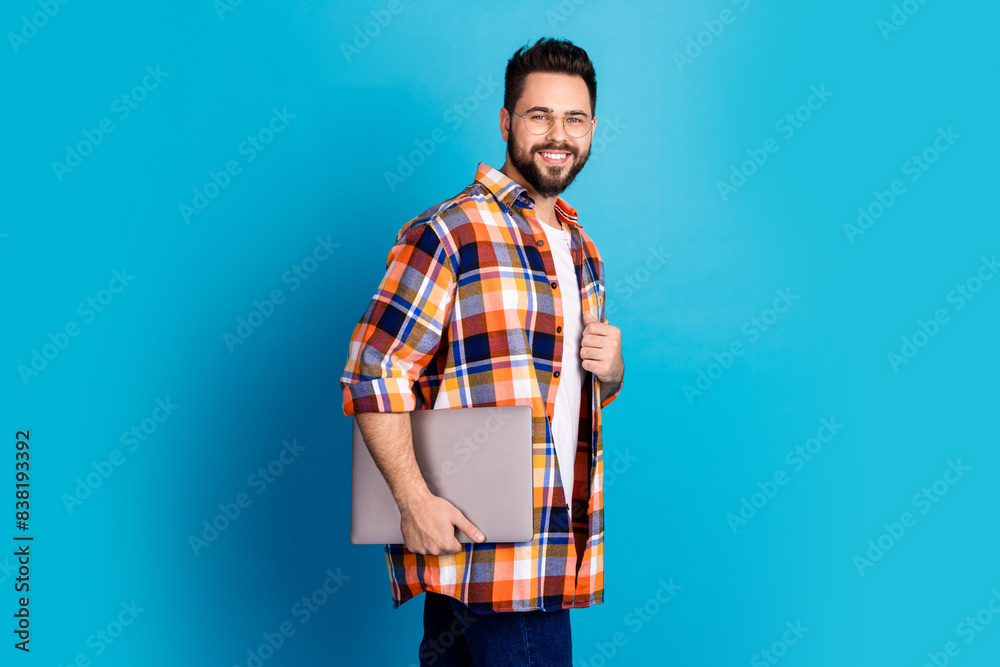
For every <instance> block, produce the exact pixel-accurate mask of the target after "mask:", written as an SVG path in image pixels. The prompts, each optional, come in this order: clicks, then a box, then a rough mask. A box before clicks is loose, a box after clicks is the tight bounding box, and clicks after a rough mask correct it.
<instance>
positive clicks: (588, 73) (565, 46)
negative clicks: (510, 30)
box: [503, 37, 597, 116]
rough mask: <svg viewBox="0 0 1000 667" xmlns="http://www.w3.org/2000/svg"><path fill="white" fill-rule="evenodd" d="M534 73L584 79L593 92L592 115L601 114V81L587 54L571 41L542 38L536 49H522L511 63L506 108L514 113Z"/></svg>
mask: <svg viewBox="0 0 1000 667" xmlns="http://www.w3.org/2000/svg"><path fill="white" fill-rule="evenodd" d="M532 72H552V73H555V74H570V75H576V76H580V77H583V81H584V83H586V84H587V90H589V91H590V115H591V116H594V115H596V112H597V78H596V75H595V74H594V65H593V63H591V62H590V58H589V57H588V56H587V52H586V51H584V50H583V49H581V48H580V47H579V46H576V45H575V44H573V43H572V42H570V41H565V40H557V39H552V38H550V37H542V38H541V39H539V40H538V41H537V42H535V43H534V44H533V45H532V46H530V47H528V46H522V47H521V48H520V49H518V50H517V51H516V52H515V53H514V55H513V56H511V59H510V60H508V61H507V74H506V77H505V78H504V92H503V105H504V107H506V108H507V110H508V111H513V110H514V106H515V105H516V104H517V102H518V100H520V99H521V95H522V93H524V85H525V82H526V80H527V78H528V75H529V74H531V73H532Z"/></svg>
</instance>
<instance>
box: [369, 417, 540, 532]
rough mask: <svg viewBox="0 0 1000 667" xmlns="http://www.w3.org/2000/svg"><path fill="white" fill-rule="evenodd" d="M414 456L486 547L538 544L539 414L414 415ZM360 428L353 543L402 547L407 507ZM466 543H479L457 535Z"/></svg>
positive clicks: (426, 477) (430, 483)
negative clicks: (535, 419) (535, 446)
mask: <svg viewBox="0 0 1000 667" xmlns="http://www.w3.org/2000/svg"><path fill="white" fill-rule="evenodd" d="M409 414H410V426H411V429H412V433H413V453H414V455H415V456H416V459H417V465H418V466H419V467H420V472H421V473H422V474H423V476H424V480H425V481H426V482H427V486H428V488H429V489H430V490H431V493H433V494H434V495H436V496H441V497H443V498H445V499H446V500H448V501H449V502H451V503H452V504H453V505H455V507H457V508H458V509H459V510H461V512H462V513H463V514H464V515H465V516H466V518H468V519H469V521H471V522H472V523H473V524H475V526H476V527H477V528H479V530H481V531H482V532H483V535H485V536H486V539H485V540H484V542H527V541H530V540H531V539H532V538H533V537H534V505H533V495H534V494H533V491H532V477H533V475H532V423H531V407H530V406H527V405H511V406H501V407H485V408H451V409H442V410H413V411H411V412H410V413H409ZM352 421H353V423H354V437H353V441H354V442H353V447H354V449H353V453H352V457H351V468H352V469H351V542H353V543H354V544H402V543H403V535H402V532H401V531H400V528H399V521H400V516H399V507H398V506H397V505H396V500H395V498H393V497H392V492H391V491H390V490H389V485H388V483H386V481H385V478H384V477H383V476H382V473H381V471H379V469H378V467H377V466H376V465H375V461H374V459H372V456H371V452H370V451H369V450H368V446H367V445H366V444H365V441H364V437H363V436H362V434H361V428H360V427H359V426H358V420H357V419H356V418H355V419H353V420H352ZM455 536H456V538H457V539H458V541H459V542H462V543H468V542H472V540H471V539H469V538H468V537H467V536H466V535H465V533H463V532H461V531H460V530H458V529H457V528H456V529H455Z"/></svg>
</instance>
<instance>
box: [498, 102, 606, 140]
mask: <svg viewBox="0 0 1000 667" xmlns="http://www.w3.org/2000/svg"><path fill="white" fill-rule="evenodd" d="M508 111H510V112H511V113H512V114H514V115H515V116H521V114H519V113H517V112H516V111H513V110H511V109H508ZM521 118H523V119H524V129H526V130H527V131H528V132H531V133H532V134H545V133H546V132H548V131H549V130H550V129H551V128H552V123H554V122H555V121H556V118H559V119H561V120H562V123H563V129H564V130H566V134H568V135H569V136H571V137H576V138H577V139H579V138H580V137H585V136H587V134H588V133H589V132H590V128H592V127H593V126H594V119H593V118H591V117H590V116H588V115H587V114H585V113H583V112H580V111H576V112H573V113H568V114H566V115H565V116H553V115H552V114H550V113H546V112H544V111H530V112H528V115H527V116H521Z"/></svg>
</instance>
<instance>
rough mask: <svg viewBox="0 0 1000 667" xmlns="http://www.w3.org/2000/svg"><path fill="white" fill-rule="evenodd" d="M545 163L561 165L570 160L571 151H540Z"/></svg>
mask: <svg viewBox="0 0 1000 667" xmlns="http://www.w3.org/2000/svg"><path fill="white" fill-rule="evenodd" d="M538 154H539V155H541V156H542V161H543V162H545V164H552V165H560V164H566V163H567V162H568V161H569V156H570V153H569V152H567V151H538Z"/></svg>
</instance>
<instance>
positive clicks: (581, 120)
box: [565, 114, 591, 137]
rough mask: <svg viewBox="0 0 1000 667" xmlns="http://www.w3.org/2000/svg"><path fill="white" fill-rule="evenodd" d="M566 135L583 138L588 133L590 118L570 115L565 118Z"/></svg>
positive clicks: (581, 115)
mask: <svg viewBox="0 0 1000 667" xmlns="http://www.w3.org/2000/svg"><path fill="white" fill-rule="evenodd" d="M565 122H566V134H568V135H569V136H571V137H583V136H586V135H587V133H588V132H590V125H591V123H590V116H585V115H583V114H571V115H569V116H566V120H565Z"/></svg>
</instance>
